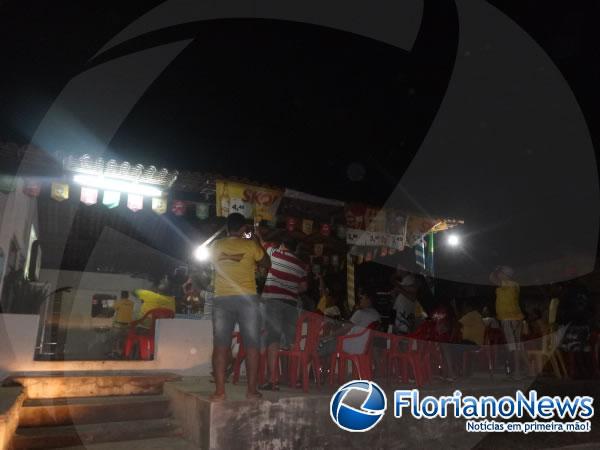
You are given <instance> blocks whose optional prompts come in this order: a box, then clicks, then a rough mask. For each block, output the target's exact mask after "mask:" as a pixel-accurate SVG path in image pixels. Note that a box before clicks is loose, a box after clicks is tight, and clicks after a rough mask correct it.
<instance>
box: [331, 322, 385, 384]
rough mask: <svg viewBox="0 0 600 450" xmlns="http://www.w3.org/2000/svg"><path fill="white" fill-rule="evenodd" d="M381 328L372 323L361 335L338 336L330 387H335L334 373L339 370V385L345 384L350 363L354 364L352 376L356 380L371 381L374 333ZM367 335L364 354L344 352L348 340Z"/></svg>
mask: <svg viewBox="0 0 600 450" xmlns="http://www.w3.org/2000/svg"><path fill="white" fill-rule="evenodd" d="M378 327H379V322H373V323H371V324H370V325H369V326H368V327H367V328H365V329H364V330H362V331H360V332H359V333H353V334H347V335H344V336H338V337H337V342H336V349H335V352H334V353H333V354H332V355H331V364H330V366H329V367H330V368H331V372H330V373H329V385H330V386H333V377H334V373H335V371H336V370H337V374H338V383H339V384H340V385H342V384H344V381H345V378H346V373H347V367H348V361H350V362H351V363H352V376H353V378H355V379H357V378H358V379H360V380H365V379H366V380H370V379H371V378H372V377H373V372H372V370H371V345H372V342H373V333H372V331H373V330H375V329H377V328H378ZM365 334H367V335H368V338H367V342H366V345H365V348H364V350H363V352H362V353H359V354H353V353H346V352H345V351H344V343H345V341H347V340H348V339H354V338H358V337H361V336H364V335H365Z"/></svg>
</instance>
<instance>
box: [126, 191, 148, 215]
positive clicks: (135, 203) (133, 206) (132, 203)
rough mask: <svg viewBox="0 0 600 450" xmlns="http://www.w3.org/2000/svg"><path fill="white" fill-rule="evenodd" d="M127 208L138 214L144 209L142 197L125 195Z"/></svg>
mask: <svg viewBox="0 0 600 450" xmlns="http://www.w3.org/2000/svg"><path fill="white" fill-rule="evenodd" d="M127 207H128V208H129V209H130V210H132V211H133V212H138V211H139V210H141V209H143V208H144V196H143V195H137V194H127Z"/></svg>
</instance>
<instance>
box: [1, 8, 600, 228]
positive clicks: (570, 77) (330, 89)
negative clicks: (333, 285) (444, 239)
mask: <svg viewBox="0 0 600 450" xmlns="http://www.w3.org/2000/svg"><path fill="white" fill-rule="evenodd" d="M160 3H161V2H156V1H144V2H141V1H127V2H115V1H103V2H92V1H90V2H70V1H65V2H52V3H51V2H45V3H39V2H33V1H0V11H1V14H0V55H1V56H2V59H1V61H2V64H1V67H2V69H1V70H0V140H2V141H15V142H18V143H22V144H24V143H26V142H28V141H29V140H30V139H31V136H32V135H33V133H34V131H35V129H36V127H37V126H38V124H39V123H40V121H41V119H42V118H43V116H44V114H45V113H46V111H47V110H48V108H49V106H50V105H51V104H52V102H53V100H54V99H55V98H56V97H57V95H58V94H59V93H60V91H61V89H62V88H63V87H64V85H65V84H66V83H67V82H68V81H69V80H70V79H71V78H72V77H74V76H76V75H77V74H79V73H81V72H82V71H84V70H86V69H89V68H90V66H91V65H93V64H99V63H101V62H102V61H103V60H107V59H111V58H115V57H118V56H119V55H120V54H127V53H130V52H132V51H135V50H136V49H143V48H150V47H153V46H155V45H159V44H164V43H169V42H173V41H176V40H179V39H190V38H194V42H193V43H192V44H191V45H190V46H188V47H187V48H186V49H185V50H184V51H183V52H182V53H181V54H180V55H179V56H178V57H177V59H176V60H175V61H174V62H173V63H172V64H171V65H170V66H169V67H168V69H167V70H165V72H164V73H163V74H162V75H161V76H160V77H159V78H158V79H157V80H156V81H155V82H154V83H153V84H152V85H151V87H150V89H149V90H148V91H147V92H146V94H145V95H144V96H143V97H142V99H141V100H140V101H139V102H138V103H137V104H136V106H135V107H134V109H133V111H132V112H131V113H130V114H129V116H128V118H127V119H126V121H125V122H124V123H123V124H122V125H121V127H120V129H119V131H118V132H117V134H116V135H115V137H114V138H113V140H112V141H111V150H112V151H113V152H115V153H116V154H117V155H119V156H121V157H122V158H123V159H127V160H130V161H132V162H142V163H146V164H154V165H157V166H163V165H164V166H166V167H169V168H175V169H185V170H198V171H204V172H211V173H219V174H223V175H226V176H240V177H247V178H250V179H253V180H256V181H259V182H264V183H270V184H274V185H279V186H284V187H290V188H294V189H298V190H303V191H306V192H310V193H313V194H316V195H321V196H325V197H332V198H338V199H342V200H360V201H365V202H370V203H373V204H383V203H384V202H385V201H386V199H387V198H388V197H389V195H390V193H391V192H392V191H393V190H394V188H395V187H396V185H397V183H398V182H399V180H400V179H401V178H402V176H403V174H404V172H405V170H406V168H407V167H408V165H409V164H410V162H411V161H412V160H413V157H414V156H415V155H416V153H417V151H418V149H419V148H420V146H421V144H422V142H423V139H424V137H425V135H426V133H427V130H428V129H429V127H430V125H431V123H432V120H433V119H434V117H435V115H436V112H437V111H438V108H439V106H440V103H441V102H442V99H443V97H444V93H445V91H446V88H447V86H448V82H449V79H450V75H451V73H452V70H453V66H454V60H455V54H456V49H457V45H458V36H459V26H458V22H457V13H456V8H455V6H454V3H453V2H450V1H445V0H444V1H436V2H434V1H426V2H425V9H424V13H423V23H422V26H421V29H420V31H419V34H418V36H417V39H416V42H415V45H414V47H413V49H412V50H411V51H410V52H407V51H405V50H401V49H398V48H395V47H393V46H390V45H387V44H384V43H380V42H377V41H374V40H371V39H368V38H365V37H361V36H357V35H353V34H350V33H346V32H341V31H336V30H332V29H326V28H323V27H317V26H313V25H307V24H301V23H290V22H281V21H272V20H243V19H235V20H218V21H208V22H199V23H192V24H185V25H180V26H176V27H172V28H167V29H163V30H159V31H156V32H152V33H149V34H147V35H144V36H141V37H139V38H136V39H133V40H131V41H128V42H126V43H125V44H123V45H120V46H117V47H115V48H114V49H111V50H109V51H108V52H107V53H106V54H104V55H102V56H101V57H100V58H99V59H98V60H94V61H93V62H90V59H91V58H92V57H93V56H94V55H95V54H96V53H97V52H98V50H99V49H100V48H101V47H102V46H103V45H104V44H105V43H106V42H107V41H109V40H110V39H111V38H112V37H113V36H115V35H116V34H117V33H118V32H119V31H121V30H122V29H123V28H125V27H126V26H127V25H128V24H129V23H131V22H132V21H133V20H135V19H136V18H138V17H139V16H141V15H142V14H144V13H145V12H147V11H149V10H151V9H152V8H153V7H154V6H156V5H158V4H160ZM490 3H491V4H492V5H494V6H495V7H497V8H498V9H500V10H501V11H502V12H504V13H505V14H506V15H508V16H509V17H510V18H511V19H512V20H514V21H515V22H516V23H517V24H518V25H519V26H520V27H522V28H523V29H524V30H525V31H526V32H527V33H528V34H529V35H530V36H531V37H532V38H533V39H534V40H535V41H536V42H537V43H538V44H539V45H541V46H542V48H543V49H544V50H545V51H546V52H547V54H548V55H549V56H550V58H551V59H552V61H553V62H554V64H556V65H557V67H558V68H559V70H560V72H561V73H562V75H563V76H564V77H565V78H566V80H567V82H568V83H569V85H570V87H571V89H572V90H573V91H574V94H575V97H576V99H577V102H578V103H579V105H580V107H581V109H582V111H583V114H584V117H585V119H586V121H587V124H588V126H589V128H590V132H591V135H592V140H593V143H594V146H595V147H596V148H597V144H598V142H599V141H598V139H599V138H600V128H599V127H600V125H599V123H598V120H597V118H598V117H599V115H600V114H599V113H600V111H599V108H600V107H599V105H600V92H599V88H598V80H599V79H600V58H599V56H600V55H599V54H598V53H599V48H600V47H599V46H598V45H597V43H598V42H600V31H597V27H596V24H597V20H598V18H599V17H600V11H599V9H600V5H598V3H597V2H592V1H590V2H577V3H572V2H569V3H566V2H561V4H559V5H553V4H548V2H545V1H523V2H515V1H508V0H507V1H493V2H490ZM459 214H460V215H462V216H467V218H468V219H471V221H472V222H475V225H477V226H483V221H482V222H480V223H478V222H477V221H478V220H479V219H478V213H477V211H469V210H468V207H464V208H463V210H462V211H460V212H459ZM457 215H458V214H457ZM494 220H497V218H495V219H494Z"/></svg>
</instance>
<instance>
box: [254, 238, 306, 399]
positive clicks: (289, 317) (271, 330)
mask: <svg viewBox="0 0 600 450" xmlns="http://www.w3.org/2000/svg"><path fill="white" fill-rule="evenodd" d="M297 247H298V241H296V240H295V239H293V238H291V237H286V238H285V239H283V242H282V243H281V245H280V246H279V247H277V246H267V247H266V252H267V254H268V255H269V256H270V257H271V267H270V269H269V273H268V275H267V280H266V282H265V287H264V289H263V293H262V297H263V299H264V300H265V306H266V313H265V322H266V328H267V364H268V368H269V375H270V378H269V380H270V381H269V382H268V383H266V384H265V385H263V386H261V388H262V389H265V390H278V389H279V387H278V385H277V378H276V376H275V370H276V369H275V360H276V357H277V352H279V347H280V344H281V341H282V339H283V340H284V344H285V345H286V346H291V345H292V344H293V343H294V334H295V331H296V320H297V319H298V300H299V298H298V295H299V294H300V293H302V292H304V291H306V288H307V279H306V277H307V272H306V264H304V263H303V262H302V261H301V260H300V259H298V257H297V256H296V255H295V252H296V250H297Z"/></svg>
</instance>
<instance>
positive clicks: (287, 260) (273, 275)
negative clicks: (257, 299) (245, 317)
mask: <svg viewBox="0 0 600 450" xmlns="http://www.w3.org/2000/svg"><path fill="white" fill-rule="evenodd" d="M266 251H267V254H268V255H269V256H270V257H271V268H270V269H269V273H268V275H267V281H266V282H265V287H264V289H263V293H262V296H263V298H277V299H282V300H297V299H298V290H299V287H300V283H306V265H305V264H304V263H303V262H302V261H300V260H299V259H298V258H297V257H296V256H294V255H293V254H292V253H291V252H288V251H286V250H281V249H280V248H278V247H275V246H271V247H267V249H266Z"/></svg>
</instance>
